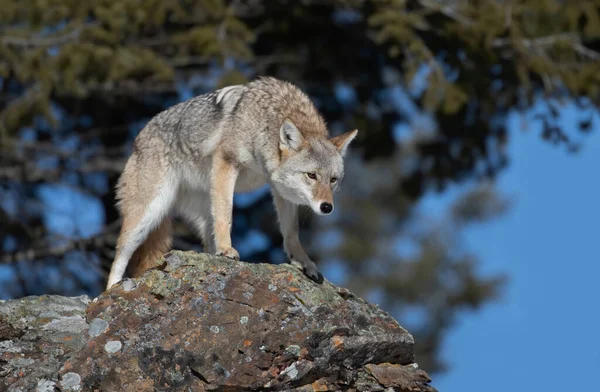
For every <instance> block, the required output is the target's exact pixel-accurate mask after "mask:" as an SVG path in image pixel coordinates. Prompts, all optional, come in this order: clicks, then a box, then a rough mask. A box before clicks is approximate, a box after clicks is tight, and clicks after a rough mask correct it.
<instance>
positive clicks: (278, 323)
mask: <svg viewBox="0 0 600 392" xmlns="http://www.w3.org/2000/svg"><path fill="white" fill-rule="evenodd" d="M413 345H414V341H413V338H412V336H411V335H410V334H409V333H408V332H407V331H406V330H405V329H403V328H402V327H401V326H399V325H398V323H397V322H396V321H395V320H394V319H393V318H392V317H390V316H389V315H388V314H387V313H385V312H384V311H382V310H381V309H379V308H378V307H377V306H375V305H372V304H370V303H368V302H366V301H364V300H362V299H360V298H358V297H356V296H354V295H353V294H352V293H350V292H349V291H347V290H345V289H343V288H339V287H337V286H334V285H332V284H331V283H329V282H327V281H325V282H324V283H323V284H321V285H319V284H316V283H314V282H313V281H311V280H309V279H308V278H306V277H305V276H304V275H303V274H302V273H301V272H300V271H299V270H298V269H296V268H295V267H293V266H291V265H270V264H251V263H244V262H236V261H232V260H229V259H226V258H220V257H214V256H209V255H206V254H198V253H195V252H179V251H173V252H170V253H169V254H167V255H165V257H164V263H163V264H162V265H161V267H159V268H156V269H153V270H151V271H148V272H147V273H146V274H145V275H144V276H143V277H141V278H139V279H134V280H125V281H123V282H121V283H120V284H118V285H116V286H114V287H113V288H111V289H110V290H109V291H107V292H104V293H103V294H101V295H100V296H99V297H98V298H96V299H94V300H93V301H91V302H90V301H89V299H88V298H87V297H75V298H66V297H59V296H42V297H26V298H22V299H19V300H11V301H4V302H0V391H4V390H7V391H58V390H60V391H155V390H156V391H341V390H343V391H388V392H391V391H435V389H433V388H432V387H430V386H429V382H430V379H429V377H428V376H427V374H426V373H425V372H424V371H423V370H420V369H419V368H418V366H417V365H416V364H415V363H414V355H413Z"/></svg>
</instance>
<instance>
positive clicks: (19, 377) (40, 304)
mask: <svg viewBox="0 0 600 392" xmlns="http://www.w3.org/2000/svg"><path fill="white" fill-rule="evenodd" d="M88 303H89V298H88V297H87V296H82V297H71V298H68V297H60V296H57V295H43V296H40V297H33V296H32V297H24V298H21V299H18V300H10V301H0V320H2V323H3V325H4V326H7V325H8V327H5V328H4V329H3V330H5V331H6V330H9V331H12V332H11V333H8V335H7V334H3V335H0V391H35V390H41V391H45V390H47V389H48V385H50V383H49V382H47V381H53V380H56V374H57V372H58V371H59V369H60V368H61V366H62V365H63V364H64V362H65V361H66V359H67V358H68V356H69V355H70V354H72V353H74V352H76V351H77V350H79V349H81V348H83V346H85V344H86V342H87V339H88V336H87V329H88V324H87V323H86V321H85V309H86V307H87V305H88ZM51 390H54V389H51Z"/></svg>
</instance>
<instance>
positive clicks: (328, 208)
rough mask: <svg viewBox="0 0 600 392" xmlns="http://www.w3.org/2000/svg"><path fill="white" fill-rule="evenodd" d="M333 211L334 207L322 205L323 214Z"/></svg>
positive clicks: (328, 204) (326, 204) (327, 204)
mask: <svg viewBox="0 0 600 392" xmlns="http://www.w3.org/2000/svg"><path fill="white" fill-rule="evenodd" d="M332 210H333V206H332V205H331V204H330V203H321V212H323V213H324V214H329V213H330V212H331V211H332Z"/></svg>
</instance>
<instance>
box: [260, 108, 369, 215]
mask: <svg viewBox="0 0 600 392" xmlns="http://www.w3.org/2000/svg"><path fill="white" fill-rule="evenodd" d="M357 133H358V131H357V130H354V131H350V132H346V133H344V134H342V135H339V136H336V137H333V138H331V139H327V138H325V137H323V136H321V135H310V137H306V138H305V137H304V136H303V135H302V133H300V131H299V130H298V128H297V127H296V125H294V123H293V122H292V121H290V120H288V119H286V120H285V121H284V122H283V125H282V126H281V129H280V131H279V149H280V151H281V155H282V160H281V164H280V166H279V167H278V168H277V169H276V170H275V171H274V172H273V175H272V176H271V182H272V185H273V186H274V187H275V189H276V190H277V191H278V192H279V194H280V195H281V196H282V197H283V198H285V199H286V200H288V201H290V202H292V203H294V204H299V205H306V206H309V207H310V208H311V209H312V210H313V211H314V212H315V213H316V214H318V215H327V214H330V213H331V212H332V211H333V206H334V203H333V192H335V191H336V190H337V189H338V187H339V184H340V182H341V180H342V178H343V177H344V160H343V157H344V155H345V154H346V150H347V148H348V145H349V144H350V142H351V141H352V139H354V138H355V137H356V134H357Z"/></svg>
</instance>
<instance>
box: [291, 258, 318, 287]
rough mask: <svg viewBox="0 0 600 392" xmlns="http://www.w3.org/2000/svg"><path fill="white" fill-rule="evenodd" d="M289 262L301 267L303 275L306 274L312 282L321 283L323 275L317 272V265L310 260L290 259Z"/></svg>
mask: <svg viewBox="0 0 600 392" xmlns="http://www.w3.org/2000/svg"><path fill="white" fill-rule="evenodd" d="M290 263H291V264H292V265H295V266H296V267H298V268H299V269H301V270H302V272H303V273H304V275H306V276H307V277H308V278H309V279H310V280H312V281H313V282H316V283H318V284H321V283H323V275H322V274H321V273H320V272H319V270H318V268H317V266H316V265H315V263H313V262H312V261H308V262H304V263H302V262H299V261H297V260H291V261H290Z"/></svg>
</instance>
